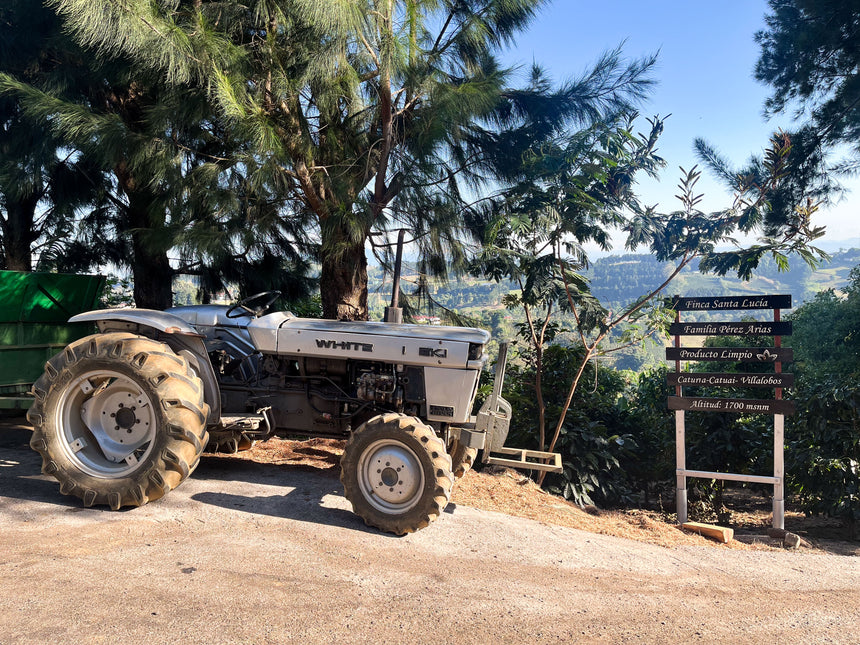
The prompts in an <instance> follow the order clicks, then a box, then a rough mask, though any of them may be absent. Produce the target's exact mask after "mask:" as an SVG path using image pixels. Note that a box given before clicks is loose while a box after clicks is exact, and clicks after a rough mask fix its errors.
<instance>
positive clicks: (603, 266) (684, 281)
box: [587, 249, 860, 306]
mask: <svg viewBox="0 0 860 645" xmlns="http://www.w3.org/2000/svg"><path fill="white" fill-rule="evenodd" d="M858 264H860V249H849V250H847V251H839V252H836V253H834V254H833V256H832V259H831V261H830V262H829V263H827V264H826V265H824V266H822V267H821V268H820V269H817V270H815V271H813V270H812V269H810V268H809V267H808V266H807V265H806V264H805V263H804V262H803V261H802V260H801V259H799V258H793V259H792V261H791V262H790V270H789V271H787V272H785V273H782V272H780V271H779V270H778V269H777V267H776V263H775V262H774V261H773V260H772V259H771V258H769V257H768V258H766V259H765V260H764V261H763V262H762V264H761V265H760V266H759V268H758V270H757V271H756V274H755V276H754V277H753V278H752V279H751V280H750V281H748V282H742V281H740V280H738V279H737V278H734V277H731V276H726V277H722V278H720V277H717V276H714V275H705V274H702V273H699V271H698V264H696V265H695V266H692V267H690V268H687V269H685V270H684V271H683V272H682V273H681V275H679V276H678V277H677V278H676V279H675V280H674V281H673V282H672V284H671V285H670V286H669V288H668V293H667V294H666V295H673V294H679V295H683V296H709V295H743V294H757V293H790V294H791V295H792V301H793V304H794V305H795V306H798V305H800V304H801V303H803V302H804V301H805V300H809V299H811V298H812V297H813V296H814V295H815V294H816V293H817V292H819V291H823V290H824V289H831V288H833V289H839V288H841V287H842V286H844V285H845V284H847V282H848V274H849V272H850V271H851V269H852V268H854V267H855V266H857V265H858ZM672 268H673V267H672V266H671V265H669V264H660V263H659V262H657V261H656V260H655V259H654V257H653V256H651V255H619V256H615V255H611V256H607V257H604V258H601V259H599V260H597V261H596V262H595V263H594V265H593V266H592V268H591V269H590V270H589V271H588V272H587V275H588V277H589V278H590V279H591V290H592V292H593V293H594V294H595V295H596V296H597V297H598V298H600V300H601V301H603V302H610V303H627V302H630V301H632V300H634V299H636V298H637V297H639V296H641V295H642V294H643V293H646V292H647V291H648V290H650V289H653V288H655V287H657V286H658V285H660V283H661V282H663V280H665V279H666V277H667V276H668V275H669V274H670V273H671V271H672Z"/></svg>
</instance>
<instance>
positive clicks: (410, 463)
mask: <svg viewBox="0 0 860 645" xmlns="http://www.w3.org/2000/svg"><path fill="white" fill-rule="evenodd" d="M358 485H359V488H360V489H361V492H362V494H363V495H364V497H365V499H366V500H367V501H368V503H370V505H371V506H373V507H374V508H375V509H377V510H379V511H382V512H383V513H403V512H405V511H408V510H409V509H410V508H412V507H413V506H415V505H416V504H417V503H418V501H419V500H420V499H421V492H422V491H423V489H424V469H423V468H422V466H421V461H420V460H419V459H418V455H416V454H415V452H413V451H412V449H410V448H409V447H408V446H406V445H405V444H403V443H401V442H399V441H396V440H394V439H381V440H379V441H375V442H374V443H372V444H370V446H368V447H367V449H366V450H365V451H364V452H363V453H362V455H361V459H360V460H359V463H358Z"/></svg>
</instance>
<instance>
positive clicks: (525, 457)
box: [484, 448, 563, 473]
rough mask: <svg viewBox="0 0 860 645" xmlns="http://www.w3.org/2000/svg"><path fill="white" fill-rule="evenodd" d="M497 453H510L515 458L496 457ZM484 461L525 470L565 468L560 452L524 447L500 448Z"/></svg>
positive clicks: (559, 469)
mask: <svg viewBox="0 0 860 645" xmlns="http://www.w3.org/2000/svg"><path fill="white" fill-rule="evenodd" d="M495 454H501V455H508V456H510V457H513V459H507V458H502V457H494V456H493V455H495ZM484 463H485V464H493V465H494V466H507V467H508V468H519V469H523V470H541V471H544V472H548V473H560V472H561V471H562V470H563V468H562V465H561V455H560V454H559V453H557V452H541V451H540V450H525V449H522V448H499V449H497V450H495V451H493V454H491V455H490V456H489V457H487V458H486V459H484Z"/></svg>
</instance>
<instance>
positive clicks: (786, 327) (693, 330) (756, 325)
mask: <svg viewBox="0 0 860 645" xmlns="http://www.w3.org/2000/svg"><path fill="white" fill-rule="evenodd" d="M669 333H670V334H671V335H672V336H790V335H791V322H685V323H682V322H676V323H672V324H671V325H670V326H669Z"/></svg>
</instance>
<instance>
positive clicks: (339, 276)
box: [320, 244, 368, 320]
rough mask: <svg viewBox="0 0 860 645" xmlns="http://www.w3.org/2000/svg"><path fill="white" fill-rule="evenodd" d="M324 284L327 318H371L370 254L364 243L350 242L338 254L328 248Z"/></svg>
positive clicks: (324, 256) (325, 315) (324, 308)
mask: <svg viewBox="0 0 860 645" xmlns="http://www.w3.org/2000/svg"><path fill="white" fill-rule="evenodd" d="M341 249H343V247H341ZM320 285H321V286H322V288H321V290H320V291H321V294H320V295H321V296H322V307H323V318H331V319H334V320H367V314H368V312H367V257H366V256H365V254H364V245H363V244H353V245H350V246H349V247H347V248H345V249H343V250H342V252H341V253H338V254H337V255H335V254H332V253H325V252H324V253H323V257H322V271H321V275H320Z"/></svg>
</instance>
